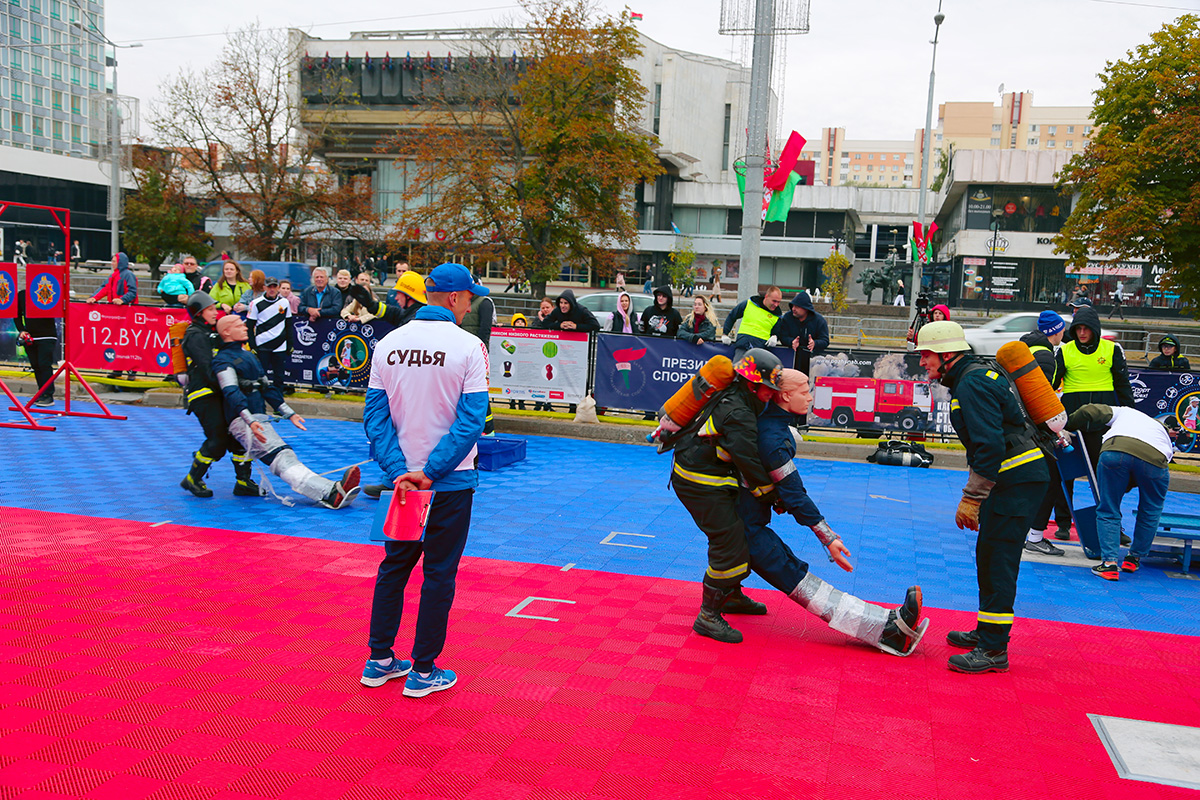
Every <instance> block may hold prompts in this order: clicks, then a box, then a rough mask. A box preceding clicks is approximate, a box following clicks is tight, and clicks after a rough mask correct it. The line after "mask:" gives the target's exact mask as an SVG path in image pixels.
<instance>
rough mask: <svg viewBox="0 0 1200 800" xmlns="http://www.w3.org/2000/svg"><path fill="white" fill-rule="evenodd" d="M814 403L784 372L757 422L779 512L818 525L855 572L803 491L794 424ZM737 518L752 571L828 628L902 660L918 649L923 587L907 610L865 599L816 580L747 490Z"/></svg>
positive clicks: (833, 555) (801, 383)
mask: <svg viewBox="0 0 1200 800" xmlns="http://www.w3.org/2000/svg"><path fill="white" fill-rule="evenodd" d="M811 404H812V394H811V393H810V392H809V384H808V378H807V377H806V376H805V375H804V373H802V372H799V371H797V370H794V369H785V370H783V372H782V374H781V376H780V379H779V393H778V394H777V395H776V396H775V399H774V400H773V401H772V402H770V403H768V404H767V407H766V409H765V410H764V411H763V413H762V414H760V415H759V417H758V453H759V457H760V459H761V461H762V465H763V467H765V468H766V469H767V471H768V475H769V476H770V478H771V480H772V481H773V482H774V484H775V491H776V494H777V495H778V499H777V500H776V501H775V508H776V509H777V510H780V511H781V512H783V513H788V514H791V515H792V516H793V517H795V518H796V521H797V522H799V523H800V524H801V525H804V526H806V527H808V528H811V529H812V532H813V533H814V534H816V537H817V540H818V541H820V542H821V545H822V546H823V547H825V548H826V549H827V550H828V551H829V560H830V561H831V562H834V563H836V564H837V565H838V566H839V567H841V568H842V569H844V570H845V571H847V572H852V571H853V570H854V567H853V566H852V565H851V564H850V560H849V557H850V551H849V550H848V549H846V546H845V545H844V544H842V539H841V537H840V536H838V535H837V534H836V533H835V532H834V531H833V529H832V528H830V527H829V523H828V522H826V521H825V517H824V516H823V515H822V514H821V512H820V511H819V510H818V509H817V504H816V503H814V502H813V500H812V498H811V497H809V496H808V493H807V492H806V491H805V490H804V482H803V481H802V480H801V478H800V473H799V471H798V470H797V469H796V462H795V461H793V460H792V459H793V458H794V457H795V455H796V440H795V438H793V436H792V428H791V425H792V423H793V422H794V421H795V415H799V414H805V413H807V412H808V408H809V406H810V405H811ZM738 513H739V514H740V515H741V518H742V520H743V521H744V522H745V524H746V537H747V539H748V542H749V546H750V566H751V568H752V569H753V570H754V571H755V572H756V573H758V574H759V575H761V576H762V577H763V578H764V579H765V580H766V581H767V582H768V583H770V584H771V585H772V586H774V587H775V588H776V589H778V590H779V591H781V592H783V593H784V594H786V595H787V596H788V597H790V598H791V599H792V600H795V601H796V602H797V603H799V604H800V605H801V606H803V607H804V608H806V609H807V610H808V611H810V612H812V613H813V614H815V615H817V616H818V617H820V618H821V619H822V620H824V621H825V622H826V623H828V625H829V627H831V628H833V629H834V630H836V631H840V632H841V633H844V634H846V635H847V636H849V637H851V638H853V639H857V640H859V641H861V642H864V643H866V644H868V645H870V646H872V647H876V648H878V649H880V650H882V651H883V652H885V653H890V654H892V655H896V656H907V655H909V654H910V653H912V651H913V650H914V649H915V648H916V646H917V644H918V643H919V642H920V641H921V637H923V636H924V635H925V631H926V630H927V629H928V627H929V620H924V621H921V601H922V598H921V587H920V586H912V587H910V588H909V590H908V592H907V594H906V596H905V599H904V603H903V605H901V606H900V608H898V609H895V610H892V609H887V608H884V607H883V606H877V605H874V604H872V603H867V602H864V601H862V600H860V599H858V598H857V597H855V596H853V595H851V594H847V593H846V592H842V591H840V590H838V589H836V588H834V587H833V586H832V585H830V584H828V583H826V582H825V581H823V580H821V579H820V578H818V577H817V576H816V575H813V574H812V572H810V571H809V567H808V564H806V563H805V562H803V561H801V560H800V559H799V558H797V557H796V555H795V554H794V553H793V552H792V550H791V548H789V547H788V546H787V544H785V543H784V541H783V540H782V539H780V538H779V535H778V534H776V533H775V531H773V530H771V528H770V527H768V526H769V525H770V522H771V508H770V507H769V506H765V505H763V504H762V503H760V502H759V501H758V499H757V498H755V497H754V496H753V494H752V493H751V492H750V491H749V490H747V489H746V488H744V487H743V488H742V493H741V498H740V500H739V503H738Z"/></svg>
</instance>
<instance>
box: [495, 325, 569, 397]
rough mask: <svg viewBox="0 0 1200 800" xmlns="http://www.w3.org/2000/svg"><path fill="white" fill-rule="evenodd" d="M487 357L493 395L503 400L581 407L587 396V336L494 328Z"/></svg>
mask: <svg viewBox="0 0 1200 800" xmlns="http://www.w3.org/2000/svg"><path fill="white" fill-rule="evenodd" d="M488 357H489V359H490V362H491V375H490V377H489V383H490V384H491V387H492V388H491V391H492V394H495V395H499V396H500V397H502V398H504V399H512V400H545V401H561V402H565V403H578V402H580V401H581V400H583V398H584V397H585V396H586V395H587V379H588V335H587V334H586V333H578V332H575V331H552V330H535V329H532V328H493V329H492V339H491V348H490V352H489V354H488Z"/></svg>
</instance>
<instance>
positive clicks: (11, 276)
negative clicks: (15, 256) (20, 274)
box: [0, 262, 17, 319]
mask: <svg viewBox="0 0 1200 800" xmlns="http://www.w3.org/2000/svg"><path fill="white" fill-rule="evenodd" d="M16 316H17V265H16V264H13V263H11V262H5V263H0V319H12V318H14V317H16Z"/></svg>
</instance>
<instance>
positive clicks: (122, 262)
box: [117, 253, 129, 272]
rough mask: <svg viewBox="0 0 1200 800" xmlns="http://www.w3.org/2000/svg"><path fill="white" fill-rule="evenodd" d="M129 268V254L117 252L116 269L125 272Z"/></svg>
mask: <svg viewBox="0 0 1200 800" xmlns="http://www.w3.org/2000/svg"><path fill="white" fill-rule="evenodd" d="M128 270H129V256H127V255H125V254H124V253H117V271H118V272H126V271H128Z"/></svg>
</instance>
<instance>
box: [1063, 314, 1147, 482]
mask: <svg viewBox="0 0 1200 800" xmlns="http://www.w3.org/2000/svg"><path fill="white" fill-rule="evenodd" d="M1055 362H1056V366H1055V383H1054V388H1055V389H1058V388H1059V387H1060V386H1061V388H1062V393H1063V394H1062V403H1063V407H1064V408H1065V409H1066V410H1067V413H1068V414H1074V413H1075V412H1076V411H1078V410H1079V409H1080V408H1082V407H1084V406H1086V405H1088V404H1089V403H1103V404H1104V405H1106V406H1126V407H1128V408H1133V406H1134V399H1133V387H1131V386H1130V385H1129V370H1128V369H1127V368H1126V366H1125V352H1124V351H1123V350H1122V349H1121V346H1120V345H1119V344H1117V343H1116V342H1113V341H1111V340H1109V339H1104V338H1102V337H1101V336H1100V315H1099V314H1098V313H1096V309H1095V308H1093V307H1092V306H1090V305H1086V306H1078V307H1077V308H1076V309H1075V318H1074V319H1072V320H1071V341H1069V342H1066V343H1065V344H1063V346H1062V347H1060V348H1059V349H1058V354H1057V355H1056V356H1055ZM1082 436H1083V442H1084V444H1085V445H1086V446H1087V451H1088V460H1089V461H1091V462H1092V469H1093V471H1095V470H1096V469H1098V467H1099V464H1100V446H1101V443H1102V441H1103V437H1102V436H1101V434H1100V433H1099V432H1096V431H1090V432H1084V433H1083V434H1082Z"/></svg>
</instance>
